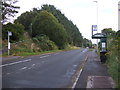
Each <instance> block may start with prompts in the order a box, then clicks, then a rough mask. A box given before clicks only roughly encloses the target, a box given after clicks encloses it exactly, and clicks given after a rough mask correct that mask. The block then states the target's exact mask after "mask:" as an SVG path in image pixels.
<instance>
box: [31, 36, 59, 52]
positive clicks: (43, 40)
mask: <svg viewBox="0 0 120 90" xmlns="http://www.w3.org/2000/svg"><path fill="white" fill-rule="evenodd" d="M33 41H34V42H35V43H37V44H38V45H39V47H40V48H41V49H42V50H43V51H48V50H55V49H58V47H57V46H56V45H55V43H54V42H53V41H51V40H49V38H48V37H47V36H46V35H40V36H36V37H34V38H33Z"/></svg>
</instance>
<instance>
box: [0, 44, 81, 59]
mask: <svg viewBox="0 0 120 90" xmlns="http://www.w3.org/2000/svg"><path fill="white" fill-rule="evenodd" d="M75 49H80V47H74V46H72V47H67V48H65V49H62V50H50V51H40V52H33V51H31V50H29V49H26V48H19V49H15V50H11V51H10V53H13V54H11V55H10V56H32V55H40V54H46V53H55V52H61V51H68V50H75ZM2 56H3V57H4V56H8V53H7V52H6V53H4V54H3V55H2Z"/></svg>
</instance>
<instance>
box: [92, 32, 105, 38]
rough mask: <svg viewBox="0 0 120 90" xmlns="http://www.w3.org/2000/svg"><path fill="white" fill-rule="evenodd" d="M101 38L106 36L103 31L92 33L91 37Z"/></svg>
mask: <svg viewBox="0 0 120 90" xmlns="http://www.w3.org/2000/svg"><path fill="white" fill-rule="evenodd" d="M101 38H106V36H105V35H104V34H103V33H96V34H94V35H92V39H101Z"/></svg>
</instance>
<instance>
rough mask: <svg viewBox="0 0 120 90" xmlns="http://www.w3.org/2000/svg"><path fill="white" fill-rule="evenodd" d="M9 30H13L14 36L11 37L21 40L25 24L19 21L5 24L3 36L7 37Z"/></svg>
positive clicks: (13, 39)
mask: <svg viewBox="0 0 120 90" xmlns="http://www.w3.org/2000/svg"><path fill="white" fill-rule="evenodd" d="M8 31H11V32H12V36H11V37H10V38H11V40H12V41H19V40H20V39H21V38H22V37H23V34H24V26H23V25H21V24H19V23H15V24H12V23H8V24H6V25H3V29H2V34H3V35H2V36H3V37H2V38H3V39H7V36H8Z"/></svg>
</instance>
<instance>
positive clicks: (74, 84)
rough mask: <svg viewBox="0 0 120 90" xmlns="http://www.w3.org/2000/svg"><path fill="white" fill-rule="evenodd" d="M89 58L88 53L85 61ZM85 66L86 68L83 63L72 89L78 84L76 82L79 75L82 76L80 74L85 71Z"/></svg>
mask: <svg viewBox="0 0 120 90" xmlns="http://www.w3.org/2000/svg"><path fill="white" fill-rule="evenodd" d="M87 58H88V55H87V56H86V58H85V62H86V61H87ZM83 68H84V65H83V67H82V68H81V69H80V72H79V73H78V75H77V78H76V80H75V82H74V84H73V86H72V89H74V88H75V86H76V84H77V82H78V79H79V77H80V75H81V73H82V71H83Z"/></svg>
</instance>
